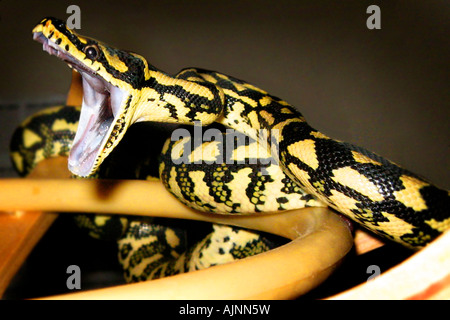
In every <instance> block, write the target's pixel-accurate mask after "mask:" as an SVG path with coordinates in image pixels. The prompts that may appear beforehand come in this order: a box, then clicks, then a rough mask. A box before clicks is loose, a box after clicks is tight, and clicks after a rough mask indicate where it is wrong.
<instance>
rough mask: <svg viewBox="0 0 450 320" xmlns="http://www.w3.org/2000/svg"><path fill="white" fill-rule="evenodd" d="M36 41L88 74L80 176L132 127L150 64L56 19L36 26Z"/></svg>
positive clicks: (77, 160)
mask: <svg viewBox="0 0 450 320" xmlns="http://www.w3.org/2000/svg"><path fill="white" fill-rule="evenodd" d="M33 39H34V40H36V41H38V42H40V43H42V44H43V49H44V51H47V52H48V53H49V54H51V55H54V56H56V57H58V58H59V59H61V60H63V61H64V62H66V63H67V64H68V66H69V67H71V68H73V69H75V70H76V71H78V72H79V73H80V74H81V76H82V78H83V103H82V109H81V115H80V121H79V125H78V129H77V133H76V136H75V139H74V141H73V145H72V149H71V151H70V155H69V169H70V171H72V172H73V173H74V174H76V175H78V176H89V175H91V174H92V173H94V172H95V171H96V170H97V169H98V167H99V165H100V164H101V163H102V162H103V160H104V159H105V158H106V157H107V155H108V154H109V153H110V152H111V151H112V150H113V149H114V147H115V146H116V145H117V143H119V141H120V140H121V138H122V137H123V135H124V134H125V131H126V129H127V128H128V126H129V125H130V123H131V119H132V116H133V115H132V114H131V113H132V112H131V110H133V108H130V107H131V106H133V104H135V103H137V101H138V100H139V91H140V88H141V86H142V85H143V83H144V82H145V81H146V80H148V79H149V78H150V70H149V67H148V63H147V61H146V60H145V59H144V58H143V57H141V56H140V55H138V54H135V53H132V52H128V51H124V50H119V49H116V48H114V47H111V46H109V45H106V44H104V43H101V42H99V41H97V40H94V39H91V38H87V37H84V36H81V35H78V34H77V33H75V32H74V31H73V30H71V29H69V28H68V27H67V26H66V24H65V23H64V22H63V21H61V20H58V19H56V18H51V17H49V18H44V19H43V20H42V21H41V22H40V23H39V24H38V25H37V26H36V27H35V28H34V29H33Z"/></svg>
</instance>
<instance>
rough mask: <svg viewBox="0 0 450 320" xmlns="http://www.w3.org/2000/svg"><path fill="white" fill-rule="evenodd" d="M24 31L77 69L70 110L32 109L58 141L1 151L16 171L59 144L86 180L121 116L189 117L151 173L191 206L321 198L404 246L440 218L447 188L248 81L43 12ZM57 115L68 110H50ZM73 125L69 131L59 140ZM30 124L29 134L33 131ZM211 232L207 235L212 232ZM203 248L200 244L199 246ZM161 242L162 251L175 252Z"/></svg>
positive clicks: (266, 206) (234, 207) (446, 213)
mask: <svg viewBox="0 0 450 320" xmlns="http://www.w3.org/2000/svg"><path fill="white" fill-rule="evenodd" d="M33 38H34V39H35V40H36V41H38V42H41V43H42V44H43V48H44V50H45V51H47V52H48V53H49V54H51V55H55V56H57V57H58V58H60V59H61V60H63V61H64V62H66V63H67V64H68V66H69V67H70V68H72V69H74V70H76V71H78V72H79V73H80V74H81V76H82V78H83V92H84V94H83V103H82V107H81V111H78V110H76V111H75V109H73V108H71V109H67V108H58V109H54V110H50V111H45V112H43V114H44V116H45V117H48V118H49V119H50V118H51V121H52V125H51V126H48V127H53V129H55V130H54V131H55V132H59V133H58V134H59V135H60V136H61V137H63V140H65V141H66V143H59V142H58V143H56V144H52V145H51V146H49V145H41V146H40V147H38V149H39V150H36V151H33V152H32V155H30V156H28V158H30V157H31V158H33V159H25V158H26V157H24V156H23V152H22V153H21V152H19V151H18V150H17V149H18V148H19V147H13V148H12V149H13V150H12V157H13V159H14V160H15V163H16V167H18V168H22V169H23V168H24V167H26V166H33V163H35V162H36V161H38V158H39V157H41V158H42V157H46V156H48V155H49V154H61V153H65V152H68V150H69V146H70V148H71V149H70V154H69V160H68V162H69V169H70V171H71V172H72V173H73V174H74V175H76V176H79V177H91V176H93V175H94V174H96V173H97V172H98V171H99V170H100V171H101V168H102V167H104V166H100V165H101V164H102V163H104V162H107V160H105V159H107V158H108V156H109V154H110V153H113V150H114V149H116V147H117V148H119V147H120V145H121V144H119V142H120V141H121V140H122V139H123V138H124V136H125V132H127V131H130V130H131V128H130V126H131V125H132V124H134V123H139V122H164V123H174V124H180V125H189V126H192V125H194V126H193V128H194V139H191V137H192V135H191V134H189V135H180V136H179V137H178V139H173V137H172V139H170V141H168V142H167V143H166V144H165V145H164V146H163V150H162V156H161V160H160V165H159V171H160V172H159V176H160V179H161V180H162V182H163V183H164V185H165V186H166V188H167V189H168V190H169V191H170V192H171V193H172V194H174V195H175V196H176V197H177V198H178V199H179V200H180V201H182V202H183V203H185V204H186V205H188V206H190V207H193V208H195V209H199V210H203V211H206V212H214V213H219V214H258V213H264V212H276V211H279V210H289V209H293V208H301V207H304V206H329V207H331V208H333V209H335V210H336V211H338V212H340V213H342V214H343V215H345V216H347V217H348V218H350V219H352V220H353V221H355V222H356V223H358V224H359V225H361V226H363V227H365V228H367V229H369V230H371V231H373V232H374V233H376V234H378V235H380V236H382V237H384V238H386V239H390V240H393V241H396V242H399V243H401V244H403V245H404V246H407V247H409V248H415V249H418V248H421V247H423V246H425V245H426V244H428V243H429V242H431V241H432V240H433V239H435V238H436V237H437V236H439V235H440V234H441V233H443V232H444V231H445V230H447V229H448V228H449V226H450V210H449V208H450V206H449V204H450V203H449V199H450V197H449V192H448V191H446V190H443V189H440V188H438V187H436V186H434V185H433V184H431V183H430V182H428V181H426V180H425V179H423V178H421V177H420V176H418V175H416V174H414V173H412V172H410V171H408V170H406V169H403V168H401V167H400V166H398V165H397V164H395V163H393V162H391V161H389V160H387V159H384V158H382V157H381V156H378V155H376V154H374V153H372V152H370V151H368V150H366V149H363V148H360V147H357V146H354V145H352V144H349V143H346V142H342V141H337V140H334V139H332V138H330V137H328V136H326V135H324V134H323V133H321V132H319V131H317V130H315V129H313V128H312V127H311V126H310V125H309V124H308V123H307V122H306V120H305V119H304V117H303V116H302V115H301V113H299V111H297V110H296V109H295V108H294V107H292V106H291V105H290V104H288V103H287V102H286V101H284V100H282V99H279V98H277V97H275V96H273V95H270V94H269V93H267V92H266V91H264V90H262V89H260V88H257V87H255V86H254V85H252V84H250V83H247V82H245V81H242V80H239V79H236V78H234V77H231V76H228V75H225V74H222V73H218V72H214V71H209V70H204V69H197V68H188V69H184V70H182V71H180V72H179V73H178V74H176V75H175V76H171V75H168V74H166V73H164V72H163V71H161V70H159V69H157V68H156V67H154V66H152V65H151V64H150V63H148V62H147V60H146V59H145V58H143V57H142V56H141V55H139V54H136V53H133V52H129V51H124V50H119V49H116V48H114V47H111V46H109V45H107V44H104V43H102V42H99V41H97V40H94V39H91V38H87V37H84V36H81V35H78V34H77V33H75V32H74V31H73V30H71V29H69V28H67V26H66V25H65V23H64V22H63V21H61V20H58V19H55V18H50V17H49V18H44V19H43V20H42V21H41V22H40V23H39V24H38V25H37V26H36V27H35V28H34V29H33ZM67 112H69V113H71V112H72V113H74V114H72V115H71V116H70V117H67V116H66V115H62V113H67ZM79 112H80V113H79ZM78 113H79V114H78ZM78 117H79V122H78ZM36 121H37V120H36ZM49 121H50V120H49ZM31 122H32V120H29V121H28V122H26V123H25V124H24V125H22V127H21V130H22V131H21V132H22V133H21V134H18V136H19V138H17V139H18V140H20V141H19V142H17V143H16V144H17V145H21V146H22V149H23V145H24V144H28V145H32V143H31V142H25V140H26V139H29V138H25V137H24V136H23V135H22V134H23V131H26V130H28V131H30V132H33V130H34V129H33V128H32V127H30V126H29V125H30V123H31ZM40 125H41V124H36V126H40ZM200 126H201V127H200ZM208 126H212V128H213V129H211V130H212V131H210V133H211V134H210V136H209V137H208V139H206V140H207V141H201V142H200V143H199V141H196V139H195V130H196V129H198V128H210V127H208ZM217 127H219V128H220V130H219V129H216V128H217ZM129 128H130V130H128V129H129ZM74 129H76V135H75V137H74V138H73V136H71V137H70V138H68V132H69V131H70V132H73V131H74ZM38 130H40V129H37V130H35V131H34V133H32V134H31V136H33V135H34V136H39V134H40V133H36V132H42V131H38ZM182 130H186V131H181V132H182V133H183V132H189V131H188V129H182ZM178 132H180V131H178ZM218 132H220V134H219V133H218ZM223 132H225V133H226V134H222V133H223ZM191 133H192V131H191ZM236 133H237V134H236ZM48 134H49V133H48ZM230 134H231V136H232V138H230V139H228V137H229V136H230ZM233 134H234V136H233ZM21 139H22V140H21ZM72 139H73V142H72ZM124 139H125V138H124ZM135 139H136V140H139V137H136V138H135ZM35 140H36V141H37V140H41V139H39V138H38V137H35ZM50 140H52V139H50ZM197 140H198V139H197ZM204 140H205V139H204ZM229 142H232V143H231V146H230V143H229ZM13 145H14V143H13ZM142 145H143V144H142ZM136 148H140V143H139V142H138V143H137V146H136ZM255 150H256V151H255ZM45 153H47V154H48V155H44V154H45ZM99 168H100V169H99ZM140 178H142V177H140ZM150 197H151V195H149V199H150ZM149 201H151V200H149ZM149 225H151V223H150V224H149ZM214 228H218V229H220V228H225V227H219V226H216V227H214ZM226 228H229V227H226ZM218 229H217V230H215V232H216V233H217V232H219V233H220V232H221V231H220V230H218ZM169 230H171V229H169V228H167V229H166V228H164V227H162V228H161V232H162V233H161V234H160V236H157V237H158V239H163V240H164V239H165V240H164V241H166V242H171V241H172V242H174V243H175V242H176V243H178V242H179V240H180V236H178V235H177V234H176V233H173V234H171V235H169V234H170V233H171V231H169ZM234 231H235V232H238V231H237V230H234ZM241 231H242V232H244V231H243V230H240V231H239V232H241ZM227 232H230V230H227ZM247 236H250V235H246V236H245V237H247ZM251 236H252V237H258V236H257V235H254V234H253V235H251ZM227 237H228V236H225V237H222V238H221V239H224V238H227ZM245 237H244V238H245ZM227 239H228V238H227ZM253 240H254V241H257V240H256V239H254V238H253ZM253 240H251V241H253ZM134 241H135V240H134ZM245 241H246V240H245ZM258 241H261V239H258ZM222 242H223V241H222ZM153 243H154V242H153ZM255 243H256V242H255ZM210 245H211V241H208V244H207V245H205V246H204V249H207V248H208V247H209V246H210ZM221 245H224V243H221ZM244 246H245V245H244ZM175 247H176V246H175ZM172 249H173V250H172V251H171V252H168V254H169V255H172V256H180V255H182V254H181V253H180V252H177V250H176V249H174V247H173V246H172ZM265 249H267V248H265ZM219 250H220V249H219ZM169 251H170V250H169ZM214 263H215V262H214ZM173 267H174V266H171V267H170V268H173ZM168 268H169V267H168Z"/></svg>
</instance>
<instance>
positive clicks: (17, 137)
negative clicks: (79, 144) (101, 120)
mask: <svg viewBox="0 0 450 320" xmlns="http://www.w3.org/2000/svg"><path fill="white" fill-rule="evenodd" d="M79 118H80V108H76V107H64V106H58V107H52V108H48V109H45V110H43V111H41V112H39V113H37V114H35V115H33V116H31V117H29V118H28V119H26V120H25V121H24V122H23V123H22V124H21V126H20V127H19V128H17V130H16V131H15V132H14V134H13V136H12V137H11V143H10V150H11V152H10V154H11V158H12V160H13V161H12V163H13V166H14V168H15V169H16V171H17V172H18V173H19V174H20V175H21V176H26V175H27V174H28V173H30V171H31V170H33V168H34V167H35V165H36V164H37V163H39V162H40V161H42V160H43V159H46V158H51V157H56V156H59V155H60V156H66V155H68V154H69V150H70V146H71V144H72V141H73V138H74V136H75V132H76V129H77V126H78V119H79Z"/></svg>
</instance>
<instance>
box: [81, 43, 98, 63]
mask: <svg viewBox="0 0 450 320" xmlns="http://www.w3.org/2000/svg"><path fill="white" fill-rule="evenodd" d="M84 53H85V54H86V57H88V58H89V59H91V60H95V59H97V57H98V48H97V46H96V45H90V46H87V47H86V48H85V49H84Z"/></svg>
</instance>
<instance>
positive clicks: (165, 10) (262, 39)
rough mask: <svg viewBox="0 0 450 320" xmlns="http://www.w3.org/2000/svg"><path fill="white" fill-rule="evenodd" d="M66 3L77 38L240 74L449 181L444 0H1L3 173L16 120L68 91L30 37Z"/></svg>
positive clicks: (448, 12) (162, 63) (323, 123)
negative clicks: (374, 12)
mask: <svg viewBox="0 0 450 320" xmlns="http://www.w3.org/2000/svg"><path fill="white" fill-rule="evenodd" d="M71 4H76V5H78V6H79V7H80V9H81V30H78V32H79V33H81V34H83V35H87V36H90V37H94V38H97V39H99V40H102V41H103V42H106V43H110V44H112V45H115V46H117V47H119V48H123V49H129V50H132V51H135V52H137V53H140V54H141V55H143V56H145V57H146V58H147V59H148V60H149V62H150V63H151V64H153V65H155V66H157V67H159V68H160V69H162V70H164V71H166V72H169V73H176V72H177V71H178V70H180V69H182V68H184V67H201V68H206V69H212V70H217V71H221V72H223V73H226V74H230V75H233V76H235V77H237V78H242V79H245V80H246V81H249V82H251V83H253V84H255V85H257V86H259V87H261V88H263V89H265V90H267V91H269V92H270V93H271V94H273V95H276V96H279V97H281V98H283V99H285V100H287V101H289V102H290V103H292V104H293V105H294V106H296V107H297V108H298V110H300V111H301V112H302V113H303V115H304V116H305V117H306V119H307V120H308V122H309V123H310V124H311V125H312V126H313V127H315V128H317V129H319V130H320V131H322V132H324V133H325V134H327V135H329V136H332V137H334V138H336V139H339V140H344V141H348V142H352V143H356V144H358V145H361V146H364V147H366V148H368V149H370V150H372V151H374V152H376V153H378V154H381V155H383V156H385V157H387V158H389V159H391V160H393V161H394V162H396V163H399V164H401V165H403V166H405V167H406V168H408V169H410V170H411V171H413V172H416V173H418V174H420V175H423V176H424V177H426V178H428V179H430V180H431V181H433V182H435V183H436V184H438V185H440V186H442V187H444V188H447V189H448V188H450V179H449V177H450V175H449V170H448V168H449V140H450V139H449V137H450V131H449V125H448V119H449V101H450V99H449V98H450V90H449V64H450V62H449V61H450V59H449V56H450V43H449V41H448V37H449V31H450V25H449V23H450V20H449V16H450V4H449V2H448V1H445V0H440V1H438V0H436V1H406V0H404V1H395V0H392V1H378V0H373V1H325V0H324V1H299V0H297V1H287V0H284V1H280V0H278V1H275V0H273V1H266V0H261V1H250V0H245V1H204V0H202V1H199V0H191V1H170V0H166V1H137V0H128V1H106V0H96V1H92V0H90V1H84V0H75V1H57V2H56V1H49V0H40V1H32V0H26V1H12V0H2V1H0V39H1V45H0V47H1V50H0V75H1V78H0V177H6V176H13V175H14V172H13V171H12V169H11V165H10V161H9V156H8V144H9V139H10V136H11V134H12V132H13V130H14V128H15V127H16V126H17V125H18V123H19V122H20V121H21V120H23V119H24V118H25V117H26V116H27V115H29V114H30V113H33V112H35V111H37V110H39V109H41V108H43V107H45V106H47V105H51V104H57V103H61V102H63V101H64V100H65V95H66V93H67V90H68V87H69V84H70V78H71V75H70V70H69V69H68V68H67V66H66V65H65V64H64V63H62V62H60V61H58V60H57V59H56V58H55V57H50V56H49V55H48V54H46V53H45V52H43V51H42V45H41V44H38V43H36V42H34V41H32V36H31V30H32V28H33V27H34V25H35V24H36V23H38V22H39V21H40V20H41V19H42V18H43V17H45V16H55V17H58V18H60V19H64V20H66V19H67V18H68V17H69V16H70V15H71V14H70V13H66V10H67V7H68V6H69V5H71ZM372 4H375V5H378V6H379V7H380V9H381V29H380V30H369V29H368V28H367V27H366V20H367V19H368V17H369V14H367V13H366V9H367V7H368V6H369V5H372ZM49 243H51V242H49ZM74 247H76V245H74ZM74 255H75V254H72V256H74ZM69 256H70V255H69ZM95 256H96V255H95V254H92V257H95ZM37 257H42V255H38V256H37ZM92 257H91V258H92ZM36 259H37V260H40V259H39V258H36ZM41 261H42V260H41ZM371 263H372V264H373V263H374V262H371ZM30 268H32V267H29V269H30ZM86 268H87V267H85V269H86ZM60 271H61V270H60ZM64 271H65V270H64ZM22 272H24V271H23V270H22ZM64 277H66V275H65V274H64V275H63V278H64ZM34 278H36V277H34ZM64 279H65V278H64Z"/></svg>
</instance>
